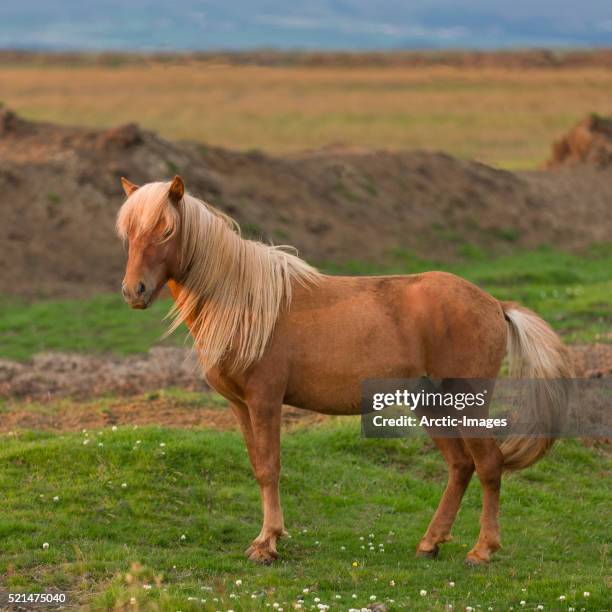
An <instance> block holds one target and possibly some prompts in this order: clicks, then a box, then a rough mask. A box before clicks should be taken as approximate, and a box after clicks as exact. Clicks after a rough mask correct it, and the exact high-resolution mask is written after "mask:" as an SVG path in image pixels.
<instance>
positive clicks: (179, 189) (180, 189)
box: [168, 174, 185, 204]
mask: <svg viewBox="0 0 612 612" xmlns="http://www.w3.org/2000/svg"><path fill="white" fill-rule="evenodd" d="M184 195H185V183H183V179H182V178H181V177H180V176H179V175H178V174H177V175H176V176H175V177H174V178H173V179H172V183H170V189H169V190H168V198H169V199H170V201H171V202H172V203H173V204H178V203H179V202H180V201H181V200H182V199H183V196H184Z"/></svg>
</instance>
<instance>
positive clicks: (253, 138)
mask: <svg viewBox="0 0 612 612" xmlns="http://www.w3.org/2000/svg"><path fill="white" fill-rule="evenodd" d="M0 83H2V88H1V90H0V100H1V101H2V102H3V103H4V104H5V105H6V106H8V107H10V108H13V109H14V110H16V111H17V112H19V113H20V114H21V115H22V116H25V117H26V118H30V119H37V120H48V121H53V122H57V123H61V124H79V125H88V126H92V127H110V126H115V125H117V124H119V123H122V122H130V121H138V122H139V123H140V124H141V125H142V126H144V127H146V128H149V129H152V130H155V131H156V132H158V133H159V134H160V135H162V136H164V137H167V138H169V139H174V140H176V139H186V140H195V141H200V142H205V143H208V144H210V145H219V146H224V147H228V148H232V149H239V150H251V149H262V150H265V151H270V152H274V153H287V152H295V151H302V150H304V149H310V148H317V147H325V146H341V147H357V148H384V149H404V148H408V149H413V148H418V149H432V150H442V151H445V152H448V153H450V154H452V155H455V156H458V157H462V158H471V159H476V160H479V161H482V162H485V163H488V164H492V165H496V166H501V167H505V168H512V169H527V168H534V167H536V166H538V165H539V164H540V163H541V162H542V161H543V160H544V159H546V158H547V157H548V156H549V153H550V145H551V142H552V141H553V140H555V139H557V138H559V137H560V136H561V135H562V134H563V133H565V132H566V131H567V130H568V129H569V128H570V127H571V126H572V124H574V123H575V122H576V121H577V120H579V119H581V118H582V117H584V115H585V114H587V113H591V112H595V113H599V114H602V115H612V71H610V70H607V69H606V68H604V67H598V66H586V67H578V68H573V67H556V68H538V67H534V68H529V69H525V70H521V69H517V68H509V69H504V68H500V67H486V68H470V67H454V66H420V67H419V66H401V65H400V66H394V65H383V66H379V67H376V66H368V67H363V68H358V67H343V66H320V67H310V66H286V65H285V66H279V67H270V66H241V65H221V64H214V63H211V62H198V61H192V62H181V63H173V62H142V63H141V64H135V63H130V62H127V63H125V64H121V63H120V64H118V65H115V66H113V65H88V64H74V65H67V64H64V65H62V64H61V63H49V64H44V65H42V64H39V63H36V62H34V61H32V62H27V61H19V62H13V63H11V62H4V63H3V64H2V65H0Z"/></svg>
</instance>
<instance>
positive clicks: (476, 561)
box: [465, 551, 489, 567]
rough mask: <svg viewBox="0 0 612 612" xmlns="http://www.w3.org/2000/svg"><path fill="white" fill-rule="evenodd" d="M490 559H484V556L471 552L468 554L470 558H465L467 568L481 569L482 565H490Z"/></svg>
mask: <svg viewBox="0 0 612 612" xmlns="http://www.w3.org/2000/svg"><path fill="white" fill-rule="evenodd" d="M488 563H489V558H488V557H483V556H482V555H480V554H478V553H475V552H474V551H471V552H469V553H468V556H467V557H466V558H465V564H466V565H467V567H479V566H482V565H488Z"/></svg>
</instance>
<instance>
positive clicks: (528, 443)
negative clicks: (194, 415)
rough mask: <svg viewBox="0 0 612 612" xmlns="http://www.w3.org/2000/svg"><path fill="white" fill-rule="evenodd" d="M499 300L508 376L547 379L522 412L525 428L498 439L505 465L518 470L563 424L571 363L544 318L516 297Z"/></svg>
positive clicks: (534, 457) (550, 441) (535, 457)
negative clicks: (505, 328)
mask: <svg viewBox="0 0 612 612" xmlns="http://www.w3.org/2000/svg"><path fill="white" fill-rule="evenodd" d="M501 306H502V309H503V311H504V316H505V318H506V321H507V322H508V331H509V334H508V357H509V361H510V376H512V377H516V378H538V379H545V380H544V381H541V382H538V383H537V384H534V385H533V393H530V394H529V402H528V406H525V407H524V412H523V413H522V418H521V421H526V422H527V423H528V425H529V427H528V431H522V432H521V435H516V436H512V435H510V436H509V437H508V439H506V440H505V441H504V442H503V443H502V445H501V451H502V454H503V456H504V469H505V470H521V469H523V468H526V467H528V466H530V465H532V464H534V463H535V462H536V461H538V460H539V459H541V458H542V457H543V456H544V455H545V454H546V453H547V452H548V450H549V449H550V448H551V447H552V445H553V444H554V442H555V440H556V437H554V436H553V437H551V433H552V432H560V431H561V429H562V428H563V425H564V423H565V419H566V411H567V404H568V393H569V385H568V382H569V381H568V380H567V379H569V378H571V377H572V375H573V368H572V360H571V357H570V354H569V351H568V350H567V349H566V347H565V346H564V345H563V343H562V342H561V339H560V338H559V336H558V335H557V334H556V333H555V332H554V331H553V330H552V329H551V327H550V326H549V325H548V324H547V323H546V322H545V321H544V320H543V319H541V318H540V317H538V316H537V315H536V314H535V313H534V312H532V311H531V310H528V309H527V308H524V307H523V306H520V305H519V304H515V303H514V302H501ZM523 415H524V416H523ZM538 433H540V434H541V433H544V434H545V435H540V436H538Z"/></svg>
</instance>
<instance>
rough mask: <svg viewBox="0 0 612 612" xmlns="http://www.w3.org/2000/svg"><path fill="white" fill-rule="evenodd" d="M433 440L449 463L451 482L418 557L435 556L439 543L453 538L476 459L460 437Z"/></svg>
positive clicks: (422, 541) (445, 490) (418, 550)
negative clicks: (452, 534)
mask: <svg viewBox="0 0 612 612" xmlns="http://www.w3.org/2000/svg"><path fill="white" fill-rule="evenodd" d="M433 441H434V442H435V444H436V446H437V447H438V448H439V449H440V452H441V453H442V455H443V456H444V459H445V461H446V463H447V465H448V483H447V485H446V489H444V493H443V494H442V498H441V499H440V504H439V505H438V509H437V510H436V512H435V514H434V515H433V518H432V519H431V522H430V523H429V527H428V528H427V531H426V532H425V535H424V536H423V538H422V539H421V541H420V542H419V545H418V546H417V551H416V554H417V556H418V557H435V556H436V555H437V554H438V550H439V548H438V544H441V543H442V542H448V541H450V540H451V538H452V536H451V528H452V526H453V523H454V522H455V517H456V516H457V512H458V511H459V506H460V504H461V499H462V498H463V494H464V493H465V490H466V489H467V486H468V484H469V483H470V479H471V478H472V474H473V473H474V461H473V460H472V456H471V455H470V453H469V452H468V451H467V449H466V448H465V445H464V443H463V441H462V440H461V439H460V438H433Z"/></svg>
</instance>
